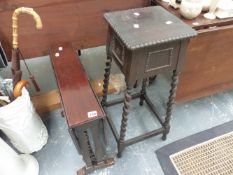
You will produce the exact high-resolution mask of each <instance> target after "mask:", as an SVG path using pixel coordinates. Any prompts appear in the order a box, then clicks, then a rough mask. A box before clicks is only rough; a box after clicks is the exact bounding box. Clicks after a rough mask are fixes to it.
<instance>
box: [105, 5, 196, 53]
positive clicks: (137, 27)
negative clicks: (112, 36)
mask: <svg viewBox="0 0 233 175" xmlns="http://www.w3.org/2000/svg"><path fill="white" fill-rule="evenodd" d="M104 17H105V19H106V21H107V22H108V24H109V25H110V26H111V28H112V29H113V30H114V31H115V32H116V33H117V35H118V36H119V37H120V38H121V40H122V42H123V43H124V44H125V45H126V47H127V48H128V49H130V50H134V49H138V48H143V47H147V46H152V45H156V44H162V43H166V42H170V41H175V40H183V39H187V38H190V37H193V36H195V35H197V32H196V31H195V30H193V29H192V28H191V27H190V26H189V25H187V24H185V23H184V22H182V20H180V19H179V18H177V17H176V16H174V15H173V14H171V13H169V12H168V11H166V10H165V9H164V8H162V7H159V6H155V7H145V8H137V9H130V10H124V11H116V12H109V13H105V14H104Z"/></svg>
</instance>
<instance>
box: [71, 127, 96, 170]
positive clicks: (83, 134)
mask: <svg viewBox="0 0 233 175" xmlns="http://www.w3.org/2000/svg"><path fill="white" fill-rule="evenodd" d="M76 134H77V137H78V139H79V143H80V149H81V151H82V156H83V160H84V161H85V163H86V165H87V167H91V166H93V164H96V158H95V154H94V152H93V150H92V147H91V144H90V140H89V136H88V132H87V130H85V129H77V132H76Z"/></svg>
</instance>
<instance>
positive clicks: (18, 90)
mask: <svg viewBox="0 0 233 175" xmlns="http://www.w3.org/2000/svg"><path fill="white" fill-rule="evenodd" d="M28 84H29V82H28V81H27V80H21V81H19V82H18V83H17V84H16V85H15V88H14V90H13V95H14V97H15V98H17V97H19V96H21V95H22V89H23V87H26V86H27V85H28Z"/></svg>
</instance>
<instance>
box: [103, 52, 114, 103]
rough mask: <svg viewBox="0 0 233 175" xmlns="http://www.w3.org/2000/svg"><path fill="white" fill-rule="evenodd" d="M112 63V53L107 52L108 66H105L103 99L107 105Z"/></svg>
mask: <svg viewBox="0 0 233 175" xmlns="http://www.w3.org/2000/svg"><path fill="white" fill-rule="evenodd" d="M111 63H112V57H111V55H110V53H107V61H106V68H105V74H104V84H103V98H102V101H101V105H102V106H106V102H107V95H108V84H109V76H110V71H111Z"/></svg>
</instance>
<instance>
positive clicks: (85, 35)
mask: <svg viewBox="0 0 233 175" xmlns="http://www.w3.org/2000/svg"><path fill="white" fill-rule="evenodd" d="M146 5H148V1H144V0H127V1H125V0H117V1H116V0H41V1H31V0H24V1H20V0H1V1H0V24H1V28H0V40H1V41H2V43H3V47H4V49H5V50H6V52H7V54H8V57H9V58H10V48H11V16H12V14H13V10H14V9H15V8H17V7H21V6H26V7H33V8H34V9H35V10H36V12H38V14H39V15H40V16H41V19H42V22H43V25H44V27H43V29H42V30H41V31H36V29H35V27H34V21H33V19H32V18H31V16H29V15H21V16H20V17H19V47H20V48H21V50H22V52H23V53H24V55H25V57H35V56H41V55H47V54H48V48H49V47H50V46H51V45H54V44H57V43H62V42H72V43H73V45H74V47H75V48H79V49H82V48H90V47H95V46H100V45H104V44H105V41H106V34H107V25H106V24H105V22H104V20H103V13H104V12H107V11H114V10H120V9H129V8H136V7H142V6H146Z"/></svg>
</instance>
